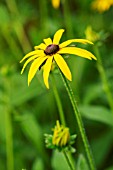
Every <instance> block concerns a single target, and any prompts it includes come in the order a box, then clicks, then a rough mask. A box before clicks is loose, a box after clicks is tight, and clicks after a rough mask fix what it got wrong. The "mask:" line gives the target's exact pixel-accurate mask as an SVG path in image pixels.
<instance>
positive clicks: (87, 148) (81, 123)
mask: <svg viewBox="0 0 113 170" xmlns="http://www.w3.org/2000/svg"><path fill="white" fill-rule="evenodd" d="M60 74H61V77H62V79H63V82H64V85H65V88H66V91H67V93H68V96H69V98H70V101H71V104H72V107H73V110H74V114H75V117H76V120H77V123H78V127H79V130H80V134H81V137H82V140H83V143H84V147H85V150H86V154H87V158H88V160H89V164H90V168H91V170H95V169H96V168H95V165H94V160H93V156H92V152H91V149H90V146H89V142H88V139H87V136H86V133H85V129H84V125H83V122H82V117H81V114H80V112H79V110H78V107H77V104H76V100H75V97H74V94H73V91H72V89H71V86H70V85H69V82H68V81H67V80H66V78H65V77H64V75H63V74H62V73H61V72H60Z"/></svg>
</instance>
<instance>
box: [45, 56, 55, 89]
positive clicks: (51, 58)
mask: <svg viewBox="0 0 113 170" xmlns="http://www.w3.org/2000/svg"><path fill="white" fill-rule="evenodd" d="M52 60H53V56H51V57H48V59H47V61H46V63H45V65H44V72H43V78H44V83H45V85H46V87H47V88H48V89H49V83H48V77H49V73H50V70H51V65H52Z"/></svg>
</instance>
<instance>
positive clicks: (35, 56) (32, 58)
mask: <svg viewBox="0 0 113 170" xmlns="http://www.w3.org/2000/svg"><path fill="white" fill-rule="evenodd" d="M37 57H38V56H37V55H34V56H32V57H30V58H29V59H28V60H27V61H26V62H25V64H24V65H23V68H22V71H21V74H22V73H23V71H24V69H25V67H26V66H27V64H28V63H29V62H30V61H32V60H34V59H35V58H37Z"/></svg>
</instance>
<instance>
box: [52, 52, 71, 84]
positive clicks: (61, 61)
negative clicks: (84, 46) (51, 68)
mask: <svg viewBox="0 0 113 170" xmlns="http://www.w3.org/2000/svg"><path fill="white" fill-rule="evenodd" d="M54 59H55V61H56V63H57V65H58V67H59V68H60V70H61V71H62V73H63V74H64V75H65V76H66V78H67V79H68V80H70V81H71V80H72V76H71V72H70V69H69V67H68V65H67V63H66V62H65V60H64V59H63V57H62V56H61V55H59V54H55V55H54Z"/></svg>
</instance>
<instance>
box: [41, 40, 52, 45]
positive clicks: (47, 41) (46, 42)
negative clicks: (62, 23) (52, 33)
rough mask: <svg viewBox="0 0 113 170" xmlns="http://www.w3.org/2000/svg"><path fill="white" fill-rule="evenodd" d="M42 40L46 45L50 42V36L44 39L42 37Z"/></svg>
mask: <svg viewBox="0 0 113 170" xmlns="http://www.w3.org/2000/svg"><path fill="white" fill-rule="evenodd" d="M43 41H44V42H45V44H46V45H50V44H52V40H51V38H46V39H44V40H43Z"/></svg>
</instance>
